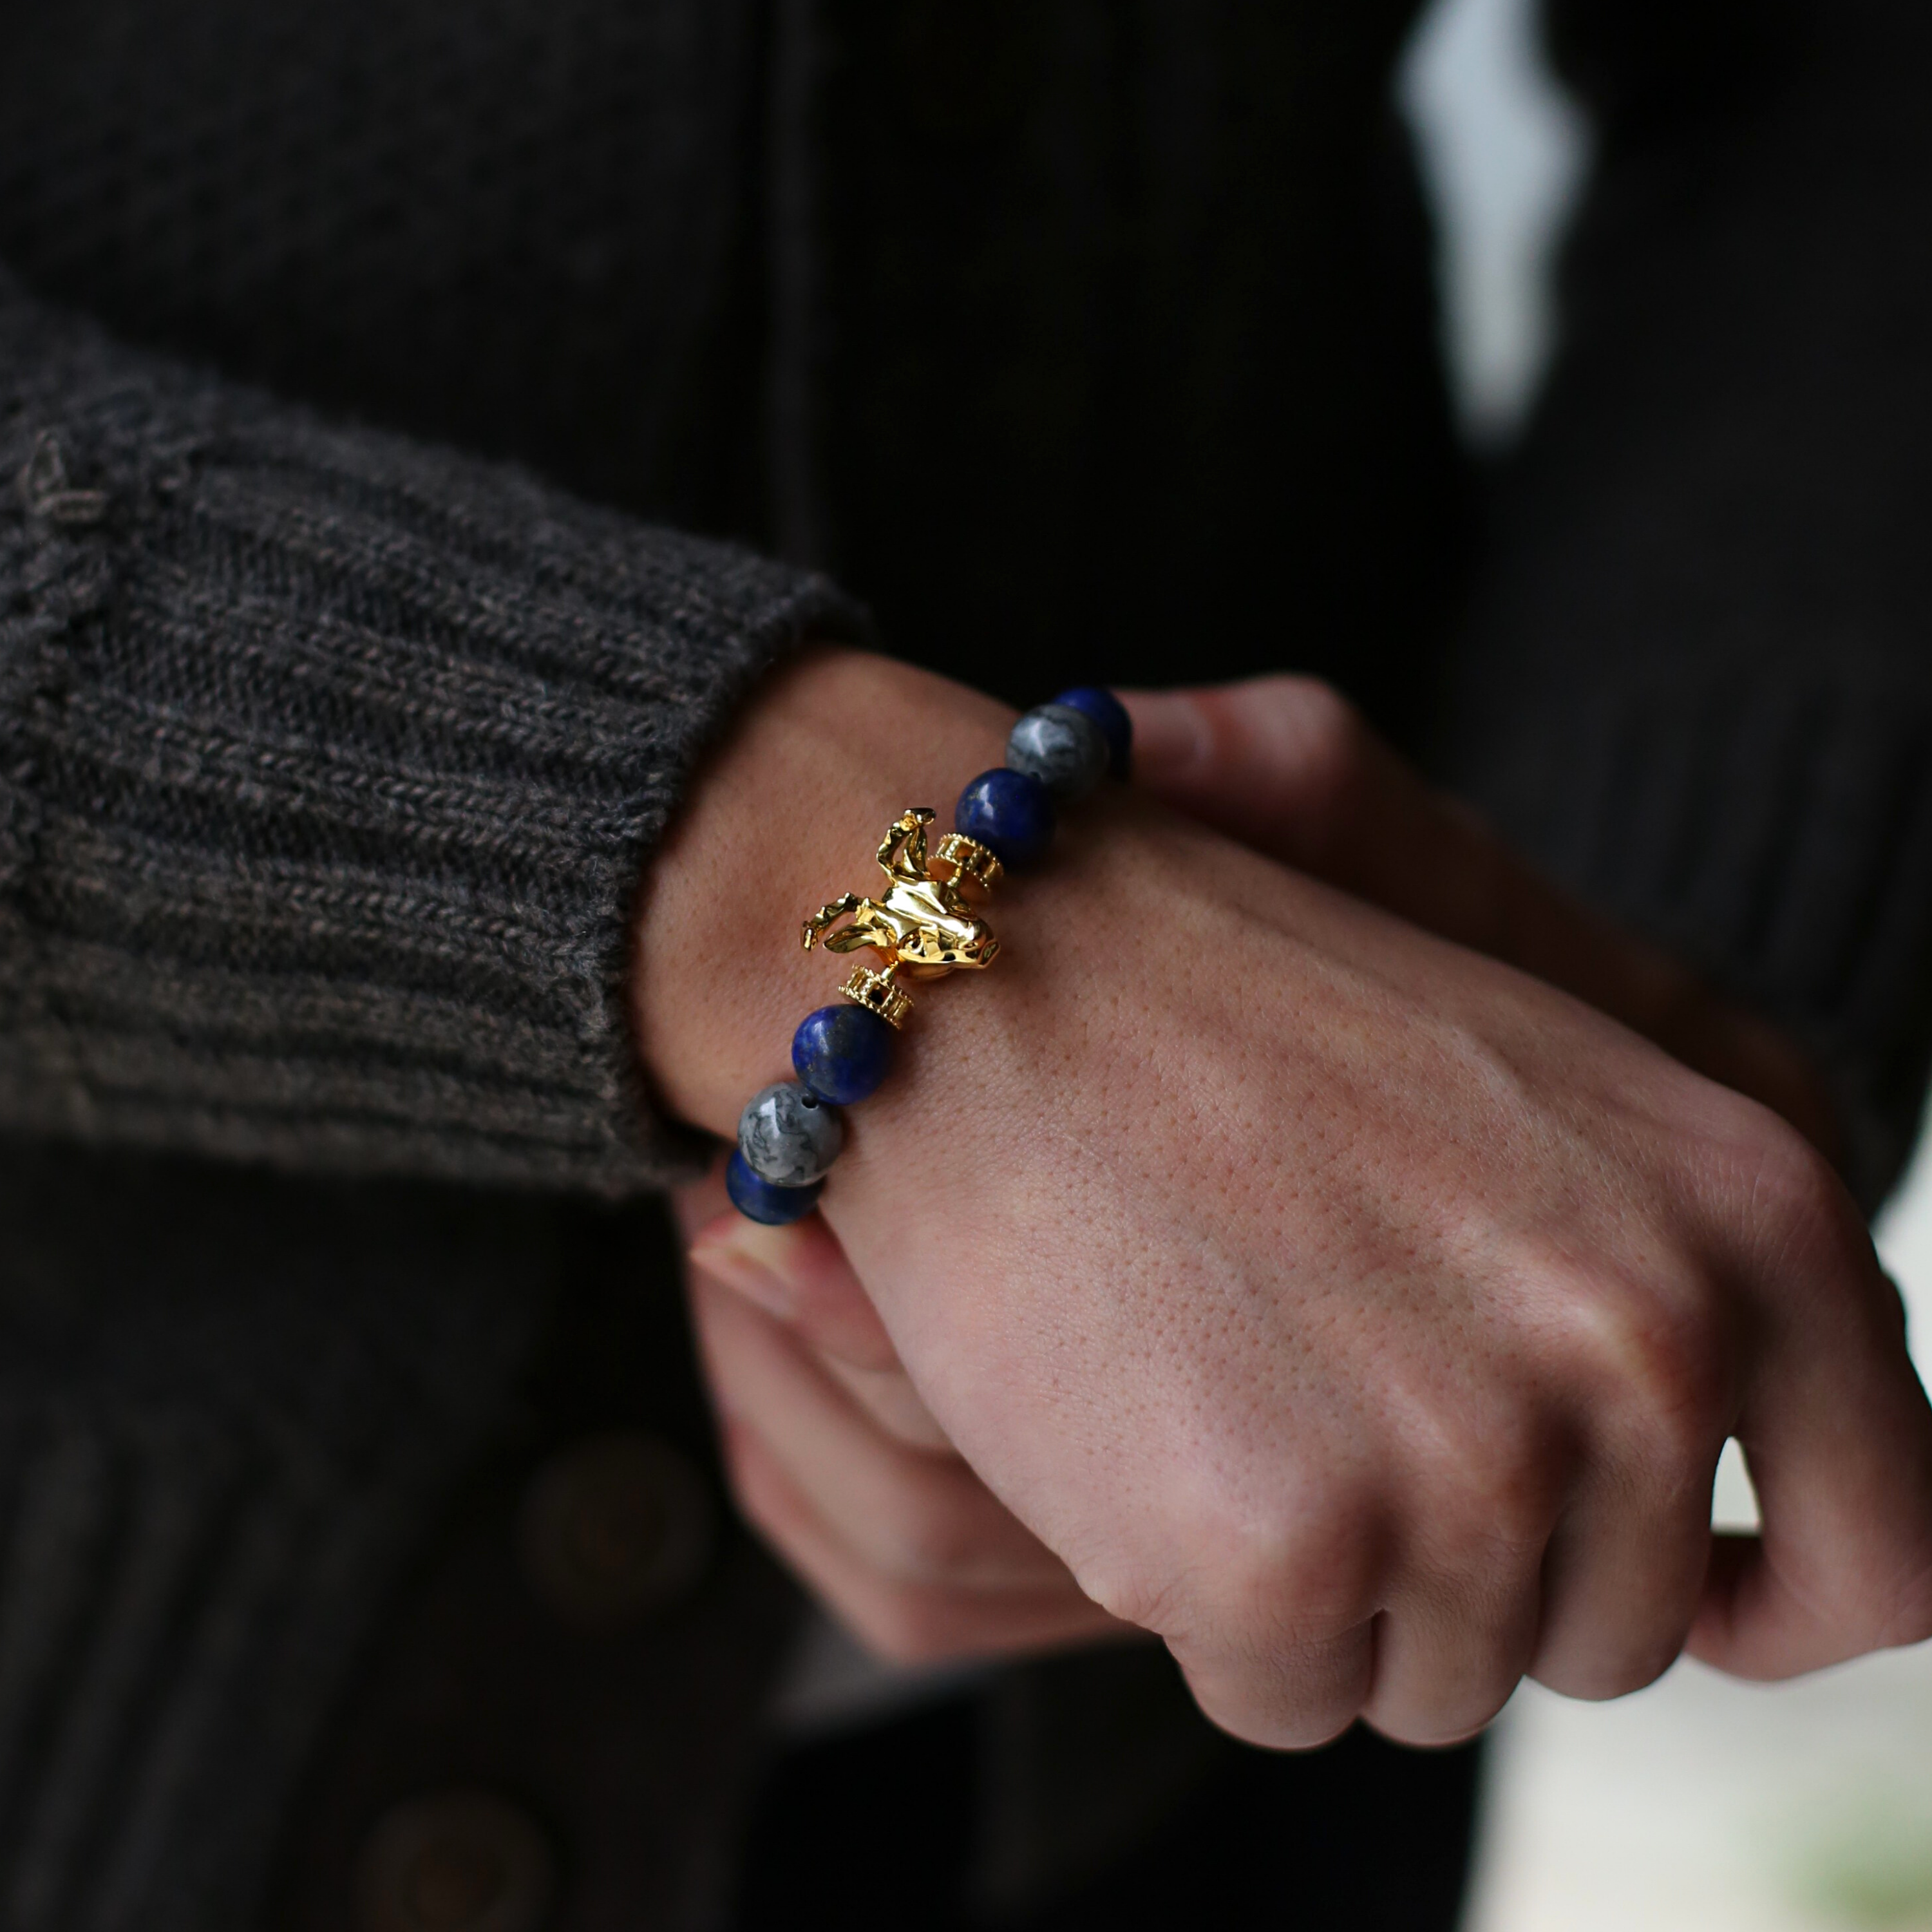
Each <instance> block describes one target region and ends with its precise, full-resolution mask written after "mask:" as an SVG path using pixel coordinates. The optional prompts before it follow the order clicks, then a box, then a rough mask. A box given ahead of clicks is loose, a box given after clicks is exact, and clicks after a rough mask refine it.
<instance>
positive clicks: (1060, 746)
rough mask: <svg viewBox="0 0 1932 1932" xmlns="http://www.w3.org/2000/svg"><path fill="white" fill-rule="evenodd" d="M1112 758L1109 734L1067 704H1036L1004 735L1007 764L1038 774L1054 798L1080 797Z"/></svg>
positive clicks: (1106, 769) (1015, 769) (1011, 768)
mask: <svg viewBox="0 0 1932 1932" xmlns="http://www.w3.org/2000/svg"><path fill="white" fill-rule="evenodd" d="M1112 763H1113V748H1112V746H1111V745H1109V743H1108V742H1107V734H1106V733H1105V732H1104V731H1103V730H1101V729H1100V726H1099V725H1097V724H1095V723H1094V721H1093V719H1092V718H1089V717H1088V715H1087V714H1086V712H1084V711H1076V710H1075V709H1074V708H1073V706H1072V705H1070V704H1041V705H1037V706H1035V707H1034V709H1032V710H1031V711H1029V712H1028V713H1027V714H1026V715H1025V717H1024V718H1022V719H1021V720H1020V721H1019V723H1018V724H1016V725H1015V726H1014V727H1013V731H1012V733H1011V735H1010V736H1009V737H1008V738H1007V770H1009V771H1010V772H1028V773H1030V774H1031V775H1032V776H1033V777H1034V778H1037V779H1039V781H1040V783H1041V784H1043V785H1044V786H1046V788H1047V790H1049V791H1050V792H1052V794H1053V795H1054V796H1055V798H1056V799H1062V800H1064V801H1067V802H1071V801H1072V800H1073V799H1076V798H1085V796H1087V794H1088V793H1089V792H1090V791H1091V790H1093V789H1094V787H1095V786H1096V785H1097V784H1099V783H1100V781H1101V780H1102V779H1103V778H1105V777H1106V775H1107V773H1108V772H1109V769H1111V767H1112Z"/></svg>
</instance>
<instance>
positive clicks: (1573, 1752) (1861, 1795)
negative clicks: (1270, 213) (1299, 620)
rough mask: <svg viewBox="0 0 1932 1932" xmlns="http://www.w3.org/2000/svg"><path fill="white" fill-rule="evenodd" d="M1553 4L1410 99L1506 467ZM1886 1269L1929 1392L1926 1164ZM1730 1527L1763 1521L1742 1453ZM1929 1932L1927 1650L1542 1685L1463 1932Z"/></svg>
mask: <svg viewBox="0 0 1932 1932" xmlns="http://www.w3.org/2000/svg"><path fill="white" fill-rule="evenodd" d="M1534 22H1535V7H1534V0H1439V4H1438V5H1436V6H1435V7H1433V9H1432V10H1431V11H1430V13H1429V14H1428V15H1427V17H1426V18H1425V19H1424V22H1423V23H1422V26H1421V29H1420V31H1418V34H1417V37H1416V39H1415V43H1414V45H1413V46H1412V49H1410V53H1409V60H1408V62H1407V65H1406V70H1405V72H1404V74H1403V84H1402V90H1401V91H1402V104H1403V109H1404V110H1405V112H1406V114H1407V115H1408V118H1409V121H1410V124H1411V125H1412V128H1413V129H1414V130H1415V137H1416V140H1417V144H1418V147H1419V148H1420V149H1421V154H1422V157H1423V161H1424V169H1425V172H1426V175H1427V178H1428V181H1429V184H1430V190H1431V192H1432V193H1433V196H1434V199H1435V201H1436V214H1437V219H1438V223H1439V228H1440V231H1441V233H1442V238H1443V248H1444V259H1443V261H1442V287H1443V291H1444V297H1445V317H1444V327H1445V332H1446V338H1447V340H1446V344H1445V347H1446V348H1447V350H1448V357H1449V362H1450V366H1451V371H1452V372H1453V374H1454V380H1455V383H1456V386H1457V404H1458V407H1459V409H1460V412H1461V414H1462V417H1463V425H1464V428H1465V429H1466V431H1467V433H1468V434H1469V437H1470V440H1472V442H1473V443H1476V444H1477V445H1478V446H1481V447H1483V448H1485V449H1492V450H1496V449H1505V448H1506V447H1507V446H1508V442H1509V440H1510V438H1511V436H1512V435H1513V434H1514V433H1515V432H1516V431H1517V428H1519V427H1520V425H1521V423H1522V422H1523V418H1524V416H1525V414H1526V412H1527V411H1528V410H1529V408H1530V407H1532V405H1533V404H1534V401H1535V395H1536V392H1537V389H1538V383H1539V381H1540V380H1541V376H1542V374H1543V371H1544V365H1545V363H1546V362H1547V358H1548V356H1549V353H1550V348H1551V346H1552V342H1553V335H1554V330H1555V324H1556V313H1555V308H1554V304H1553V299H1552V297H1553V292H1552V287H1551V279H1552V270H1553V266H1554V261H1555V256H1556V251H1557V249H1558V248H1559V246H1560V245H1561V242H1562V233H1563V229H1564V226H1565V221H1566V219H1567V217H1568V214H1569V212H1570V211H1571V208H1573V207H1574V204H1575V201H1576V198H1577V194H1578V193H1579V192H1580V190H1581V188H1582V186H1583V183H1584V181H1585V180H1586V178H1587V176H1588V172H1589V157H1590V131H1589V127H1588V125H1587V124H1586V121H1585V120H1584V118H1583V116H1582V115H1580V113H1579V112H1578V111H1577V107H1576V106H1575V104H1574V103H1573V102H1572V101H1570V100H1569V99H1568V98H1567V97H1566V96H1565V95H1564V93H1563V92H1562V90H1561V89H1560V88H1559V86H1557V84H1556V82H1555V80H1554V79H1553V77H1552V76H1551V75H1550V73H1549V71H1548V70H1547V67H1546V65H1545V64H1544V61H1543V59H1542V58H1541V50H1540V49H1539V48H1538V44H1537V40H1536V35H1535V26H1534ZM1876 1232H1877V1239H1878V1245H1879V1253H1881V1255H1882V1256H1883V1257H1884V1259H1885V1264H1886V1265H1887V1267H1888V1268H1889V1269H1890V1270H1891V1273H1892V1275H1893V1277H1894V1279H1895V1280H1897V1281H1898V1282H1899V1283H1900V1285H1901V1286H1902V1287H1903V1290H1904V1292H1905V1295H1906V1301H1907V1303H1908V1305H1909V1306H1910V1307H1911V1308H1912V1313H1913V1316H1914V1320H1913V1333H1914V1337H1915V1344H1916V1346H1915V1354H1916V1355H1917V1358H1918V1364H1919V1370H1920V1373H1921V1375H1923V1374H1925V1373H1927V1372H1928V1370H1932V1148H1927V1145H1925V1143H1924V1141H1923V1140H1921V1149H1920V1153H1919V1156H1918V1159H1917V1160H1915V1163H1913V1166H1912V1171H1911V1172H1910V1173H1909V1175H1908V1176H1907V1177H1906V1181H1905V1183H1904V1184H1903V1186H1902V1187H1901V1188H1900V1190H1899V1192H1898V1193H1897V1196H1895V1197H1894V1199H1893V1201H1892V1202H1891V1205H1890V1206H1889V1207H1888V1208H1887V1210H1886V1211H1885V1214H1884V1215H1883V1216H1882V1217H1881V1219H1880V1220H1879V1225H1878V1228H1877V1231H1876ZM1713 1513H1714V1516H1715V1519H1716V1520H1718V1522H1720V1523H1723V1524H1725V1525H1727V1526H1744V1525H1748V1524H1750V1523H1753V1522H1754V1520H1755V1518H1756V1507H1755V1505H1754V1501H1753V1499H1752V1496H1751V1486H1750V1482H1749V1480H1748V1477H1747V1475H1746V1474H1745V1471H1744V1469H1743V1468H1742V1464H1741V1463H1740V1462H1739V1460H1738V1459H1737V1457H1736V1454H1735V1452H1733V1454H1731V1455H1730V1456H1729V1457H1727V1461H1726V1463H1725V1466H1724V1469H1722V1470H1721V1472H1720V1475H1719V1480H1718V1493H1717V1496H1716V1498H1715V1503H1714V1511H1713ZM1633 1927H1643V1928H1645V1932H1844V1928H1847V1927H1884V1928H1891V1932H1909V1928H1915V1927H1926V1928H1932V1646H1927V1647H1926V1648H1925V1649H1921V1650H1919V1651H1916V1652H1909V1653H1906V1654H1903V1655H1891V1656H1887V1657H1881V1658H1870V1659H1867V1660H1866V1661H1864V1662H1862V1663H1860V1664H1852V1665H1849V1666H1848V1667H1846V1668H1844V1669H1843V1670H1837V1671H1832V1672H1827V1673H1825V1674H1824V1675H1823V1676H1819V1677H1817V1678H1814V1679H1808V1680H1807V1681H1806V1682H1803V1683H1800V1684H1796V1685H1784V1686H1781V1687H1778V1688H1759V1687H1754V1686H1749V1685H1740V1684H1736V1683H1733V1682H1729V1681H1727V1680H1726V1679H1723V1678H1721V1677H1718V1676H1715V1675H1714V1674H1713V1673H1711V1672H1709V1671H1706V1670H1702V1669H1700V1667H1697V1665H1695V1664H1680V1665H1679V1666H1678V1667H1677V1668H1676V1670H1673V1671H1672V1672H1671V1673H1670V1674H1669V1675H1668V1676H1667V1677H1666V1678H1665V1679H1664V1680H1663V1681H1662V1682H1661V1683H1659V1684H1658V1685H1655V1687H1654V1688H1652V1689H1651V1690H1649V1691H1646V1692H1645V1693H1643V1694H1642V1695H1641V1696H1639V1697H1632V1698H1628V1699H1625V1700H1624V1701H1622V1703H1617V1704H1613V1705H1607V1706H1589V1705H1581V1704H1573V1703H1566V1702H1565V1701H1564V1700H1562V1699H1560V1698H1556V1697H1550V1696H1549V1695H1548V1694H1546V1693H1544V1692H1543V1691H1539V1690H1538V1689H1536V1688H1535V1687H1534V1686H1528V1687H1526V1688H1525V1689H1524V1690H1523V1691H1521V1692H1520V1693H1519V1694H1518V1695H1517V1698H1516V1700H1515V1701H1514V1703H1512V1704H1511V1707H1510V1709H1509V1710H1508V1712H1506V1713H1505V1715H1504V1717H1503V1718H1502V1722H1501V1724H1500V1725H1499V1727H1498V1730H1497V1733H1496V1748H1495V1750H1494V1751H1493V1754H1492V1756H1491V1759H1490V1781H1489V1786H1488V1790H1487V1796H1486V1799H1485V1804H1484V1823H1483V1829H1482V1833H1481V1840H1480V1842H1479V1846H1478V1855H1477V1872H1476V1882H1475V1889H1474V1892H1473V1894H1472V1899H1471V1902H1470V1906H1469V1912H1468V1915H1467V1918H1466V1924H1465V1932H1613V1928H1614V1932H1631V1928H1633Z"/></svg>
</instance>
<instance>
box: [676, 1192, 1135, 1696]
mask: <svg viewBox="0 0 1932 1932" xmlns="http://www.w3.org/2000/svg"><path fill="white" fill-rule="evenodd" d="M721 1176H722V1168H721V1166H720V1167H719V1168H718V1169H714V1171H713V1172H712V1175H711V1176H710V1178H709V1180H708V1181H706V1182H704V1183H703V1184H700V1186H698V1187H694V1188H692V1189H689V1190H685V1193H683V1194H682V1196H680V1198H679V1203H678V1210H679V1218H680V1220H682V1223H683V1224H684V1226H685V1231H686V1232H687V1234H688V1235H689V1234H691V1233H694V1232H696V1231H697V1230H699V1229H702V1230H703V1232H696V1239H695V1241H694V1244H693V1246H692V1247H691V1268H690V1271H689V1274H688V1277H687V1286H688V1290H689V1292H690V1297H691V1313H692V1317H693V1320H694V1324H695V1325H696V1328H697V1337H698V1342H699V1346H700V1350H701V1352H702V1354H703V1361H704V1366H705V1370H706V1382H707V1383H708V1385H709V1388H710V1391H711V1395H712V1403H713V1405H714V1406H715V1409H716V1412H717V1415H718V1431H719V1436H720V1438H721V1443H722V1446H723V1449H724V1459H725V1464H726V1467H727V1470H728V1472H729V1474H730V1479H731V1484H732V1488H733V1492H734V1493H735V1494H736V1497H737V1499H738V1502H739V1507H740V1508H742V1510H743V1511H744V1512H745V1515H746V1517H748V1519H749V1520H751V1522H752V1523H754V1524H756V1525H757V1527H758V1528H759V1529H760V1531H761V1532H763V1534H764V1535H765V1536H766V1538H767V1539H768V1540H769V1541H770V1542H771V1544H772V1545H773V1547H775V1549H776V1550H778V1552H779V1553H780V1554H781V1556H784V1559H785V1560H786V1561H787V1562H788V1563H790V1565H791V1566H792V1568H793V1569H794V1570H795V1571H796V1572H797V1573H798V1574H799V1577H801V1578H802V1579H803V1580H804V1581H805V1583H807V1584H808V1586H810V1587H811V1589H813V1590H814V1592H816V1593H817V1595H818V1596H819V1597H820V1598H821V1599H823V1601H824V1602H825V1603H826V1604H827V1605H828V1606H829V1607H830V1608H831V1610H832V1611H833V1612H834V1613H835V1614H836V1615H837V1616H838V1617H839V1618H840V1619H841V1621H842V1622H844V1623H845V1624H846V1625H847V1626H848V1627H849V1628H851V1629H852V1630H853V1631H855V1632H856V1634H858V1636H859V1637H860V1638H861V1639H862V1640H863V1641H864V1642H865V1643H866V1644H867V1645H868V1646H869V1647H870V1648H871V1649H872V1650H874V1652H877V1653H878V1654H879V1655H881V1656H884V1657H886V1658H891V1659H892V1660H893V1661H896V1662H898V1663H901V1664H929V1663H935V1662H939V1661H947V1660H952V1659H957V1658H979V1657H995V1656H1000V1655H1007V1654H1010V1653H1014V1652H1034V1651H1038V1650H1042V1649H1049V1648H1051V1647H1052V1646H1057V1645H1061V1644H1067V1643H1078V1642H1085V1641H1091V1640H1093V1639H1094V1638H1095V1637H1105V1636H1110V1635H1132V1634H1134V1633H1133V1632H1132V1631H1130V1630H1128V1629H1127V1627H1125V1626H1124V1625H1121V1624H1120V1623H1118V1622H1117V1621H1116V1620H1115V1619H1113V1618H1112V1617H1110V1616H1108V1615H1107V1614H1106V1612H1105V1611H1104V1610H1101V1609H1100V1607H1098V1606H1097V1604H1094V1602H1093V1601H1091V1599H1090V1598H1088V1597H1087V1596H1086V1595H1085V1593H1084V1592H1082V1590H1081V1589H1080V1587H1079V1585H1078V1584H1076V1583H1075V1582H1074V1580H1073V1577H1072V1575H1071V1574H1070V1573H1069V1571H1068V1570H1067V1566H1066V1565H1064V1563H1062V1562H1061V1561H1060V1559H1058V1557H1056V1556H1054V1555H1053V1553H1052V1552H1051V1551H1050V1550H1048V1549H1047V1548H1046V1547H1045V1546H1044V1545H1043V1544H1042V1543H1041V1542H1040V1540H1039V1539H1038V1538H1037V1537H1035V1536H1034V1535H1033V1534H1032V1533H1031V1532H1030V1531H1028V1529H1025V1526H1023V1525H1022V1524H1021V1523H1019V1521H1018V1520H1016V1518H1015V1517H1013V1514H1012V1513H1011V1512H1010V1511H1008V1510H1007V1508H1005V1506H1004V1505H1003V1504H1001V1502H999V1501H998V1499H997V1498H995V1496H994V1495H993V1494H992V1491H990V1490H989V1489H987V1487H986V1485H985V1484H983V1483H982V1482H981V1481H980V1479H979V1478H978V1477H977V1476H976V1475H974V1473H973V1472H972V1471H971V1469H968V1467H967V1466H966V1464H965V1462H964V1461H963V1460H962V1459H961V1457H960V1456H959V1453H958V1451H956V1450H955V1449H954V1448H953V1445H951V1443H950V1442H948V1441H947V1439H946V1436H945V1435H944V1432H943V1431H942V1430H941V1429H940V1427H939V1426H938V1424H937V1423H935V1421H933V1420H932V1416H931V1415H929V1413H928V1412H927V1410H926V1406H925V1405H924V1403H922V1402H921V1401H920V1400H919V1396H918V1394H917V1392H916V1391H915V1390H914V1389H913V1385H912V1384H911V1382H910V1380H909V1379H907V1376H906V1373H905V1371H904V1369H903V1368H902V1367H900V1365H899V1362H898V1357H897V1355H895V1352H894V1351H893V1349H892V1341H891V1338H890V1337H889V1336H888V1335H887V1334H886V1331H885V1328H884V1325H883V1323H882V1322H880V1319H879V1317H878V1315H877V1313H876V1311H875V1310H874V1308H873V1307H872V1304H871V1302H870V1301H868V1300H867V1299H866V1298H865V1291H864V1290H863V1289H862V1288H861V1287H860V1286H859V1283H858V1281H857V1280H856V1277H854V1276H853V1274H852V1271H851V1268H850V1265H849V1264H848V1263H847V1261H846V1259H845V1256H844V1252H843V1251H842V1250H841V1248H840V1247H839V1246H838V1241H836V1239H835V1238H834V1237H833V1235H832V1233H831V1232H830V1230H829V1229H828V1228H827V1227H826V1225H825V1223H824V1222H823V1220H822V1219H821V1218H820V1217H819V1216H817V1215H816V1214H814V1215H811V1216H809V1217H808V1218H807V1219H806V1220H803V1221H802V1222H799V1223H795V1224H794V1225H793V1226H790V1227H788V1228H764V1227H760V1226H758V1225H757V1223H754V1222H751V1221H747V1220H745V1219H744V1218H743V1217H742V1216H740V1215H739V1214H736V1213H734V1212H733V1211H731V1210H730V1208H727V1206H726V1205H725V1201H724V1186H723V1182H722V1178H721Z"/></svg>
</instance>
